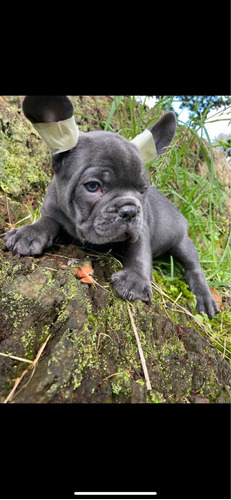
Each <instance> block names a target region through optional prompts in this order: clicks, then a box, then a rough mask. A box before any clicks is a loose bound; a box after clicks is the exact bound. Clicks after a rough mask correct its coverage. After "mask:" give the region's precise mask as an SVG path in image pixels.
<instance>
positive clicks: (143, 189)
mask: <svg viewBox="0 0 231 500" xmlns="http://www.w3.org/2000/svg"><path fill="white" fill-rule="evenodd" d="M147 189H148V188H147V186H144V187H142V188H141V190H140V194H144V193H146V191H147Z"/></svg>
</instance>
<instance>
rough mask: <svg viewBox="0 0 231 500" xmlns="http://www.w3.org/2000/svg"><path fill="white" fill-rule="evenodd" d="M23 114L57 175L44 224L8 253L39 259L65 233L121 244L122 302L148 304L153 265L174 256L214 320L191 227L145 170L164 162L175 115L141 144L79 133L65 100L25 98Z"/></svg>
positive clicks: (118, 282)
mask: <svg viewBox="0 0 231 500" xmlns="http://www.w3.org/2000/svg"><path fill="white" fill-rule="evenodd" d="M23 111H24V114H25V116H26V117H27V118H28V119H29V120H30V121H31V122H32V123H33V125H34V127H35V128H36V129H37V131H38V132H39V133H40V135H41V137H42V138H43V139H44V140H45V142H46V143H47V145H48V146H49V147H50V149H51V150H52V169H53V172H54V176H53V178H52V181H51V183H50V185H49V186H48V189H47V193H46V196H45V198H44V202H43V205H42V208H41V214H42V216H41V218H40V219H39V220H38V221H36V222H34V223H33V224H30V225H28V226H23V227H20V228H17V229H11V230H10V231H8V232H7V233H4V234H3V235H2V236H3V238H4V239H5V242H6V246H7V248H8V249H9V250H11V251H12V252H13V253H18V254H21V255H39V254H41V253H42V252H43V250H44V249H45V248H47V247H50V246H51V245H52V243H53V241H54V239H55V237H56V236H57V235H58V233H59V231H60V229H62V228H63V229H64V230H65V231H66V232H67V233H69V234H70V235H71V236H73V237H74V238H75V239H76V240H77V241H79V242H80V244H85V245H86V246H87V245H88V244H91V246H92V245H96V246H97V248H99V246H101V245H102V246H103V245H105V244H110V245H112V246H113V245H114V246H115V245H116V246H117V249H118V248H119V247H121V251H123V252H124V261H123V266H124V267H123V270H121V271H119V272H116V273H114V274H113V275H112V277H111V283H112V285H113V286H114V287H115V289H116V291H117V292H118V294H119V295H120V296H121V297H122V298H123V299H128V300H135V299H141V300H142V301H144V302H149V301H150V300H151V299H152V287H151V278H152V260H153V258H155V257H158V256H159V255H161V254H164V253H165V252H169V253H170V254H171V255H173V256H174V257H176V258H177V259H178V260H179V261H180V262H181V263H182V265H183V267H184V269H185V278H186V280H187V282H188V284H189V287H190V290H191V291H192V292H193V293H194V294H195V296H196V299H197V306H196V310H197V311H198V312H202V311H203V312H205V313H206V314H207V315H208V316H210V317H212V316H214V315H215V314H216V313H217V312H218V308H217V305H216V302H215V300H214V299H213V297H212V295H211V293H210V290H209V287H208V284H207V282H206V278H205V275H204V273H203V271H202V269H201V266H200V264H199V258H198V254H197V251H196V248H195V246H194V244H193V243H192V241H191V240H190V238H189V237H188V223H187V221H186V219H185V218H184V216H183V215H182V214H181V213H180V212H179V211H178V210H177V208H176V207H175V206H174V205H173V204H172V203H171V202H170V201H169V200H168V199H167V198H166V197H165V196H164V195H163V194H162V193H161V192H160V191H158V190H157V189H156V188H155V187H153V186H150V185H149V182H148V177H147V174H146V171H145V165H144V163H145V162H148V161H151V160H152V159H153V158H154V157H155V155H156V156H158V155H161V154H162V153H163V152H164V151H165V148H166V147H167V146H168V145H169V144H170V142H171V140H172V139H173V137H174V134H175V131H176V119H175V115H174V113H172V112H167V113H166V114H165V115H164V116H163V117H162V118H160V119H159V120H158V121H157V122H156V123H155V124H154V126H153V127H152V128H151V129H150V131H146V133H147V137H146V136H145V133H144V140H143V136H142V134H140V135H141V136H142V137H141V138H140V136H138V138H135V139H134V141H130V142H129V141H128V140H126V139H125V138H123V137H121V136H119V135H117V134H114V133H111V132H104V131H95V132H88V133H83V132H79V131H78V127H77V125H76V123H75V120H74V116H73V105H72V103H71V101H70V100H69V98H68V97H66V96H26V97H25V99H24V101H23ZM140 140H141V143H140ZM142 140H143V141H144V142H143V143H142ZM145 141H146V142H145ZM150 141H151V142H150ZM150 151H151V153H150Z"/></svg>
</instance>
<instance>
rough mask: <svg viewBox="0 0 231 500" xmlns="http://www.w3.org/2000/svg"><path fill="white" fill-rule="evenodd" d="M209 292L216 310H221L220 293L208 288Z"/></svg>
mask: <svg viewBox="0 0 231 500" xmlns="http://www.w3.org/2000/svg"><path fill="white" fill-rule="evenodd" d="M210 292H211V294H212V296H213V298H214V300H215V301H216V303H217V307H218V309H219V310H221V308H222V295H221V294H220V292H218V291H217V290H216V288H210Z"/></svg>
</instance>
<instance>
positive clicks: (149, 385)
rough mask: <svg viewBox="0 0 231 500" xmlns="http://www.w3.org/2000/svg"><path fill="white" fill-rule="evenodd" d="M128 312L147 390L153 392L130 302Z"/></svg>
mask: <svg viewBox="0 0 231 500" xmlns="http://www.w3.org/2000/svg"><path fill="white" fill-rule="evenodd" d="M127 310H128V314H129V318H130V321H131V325H132V329H133V332H134V334H135V338H136V342H137V345H138V350H139V355H140V360H141V364H142V368H143V372H144V376H145V380H146V385H147V390H148V391H151V390H152V386H151V382H150V378H149V374H148V369H147V365H146V361H145V358H144V353H143V349H142V346H141V343H140V338H139V335H138V332H137V329H136V325H135V322H134V318H133V316H132V312H131V309H130V306H129V304H128V302H127Z"/></svg>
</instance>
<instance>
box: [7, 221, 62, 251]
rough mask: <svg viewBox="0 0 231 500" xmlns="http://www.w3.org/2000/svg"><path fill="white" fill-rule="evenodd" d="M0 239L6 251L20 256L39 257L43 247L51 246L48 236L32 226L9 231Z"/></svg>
mask: <svg viewBox="0 0 231 500" xmlns="http://www.w3.org/2000/svg"><path fill="white" fill-rule="evenodd" d="M2 237H3V239H4V240H5V242H6V247H7V248H8V250H10V251H11V252H12V253H14V254H15V253H19V254H20V255H40V254H41V253H42V251H43V249H44V248H45V247H48V246H50V245H51V244H52V241H50V236H49V235H48V234H47V233H46V232H45V231H39V230H38V228H37V227H36V226H33V225H29V226H22V227H19V228H16V229H11V230H10V231H8V232H7V233H5V234H3V235H2Z"/></svg>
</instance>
